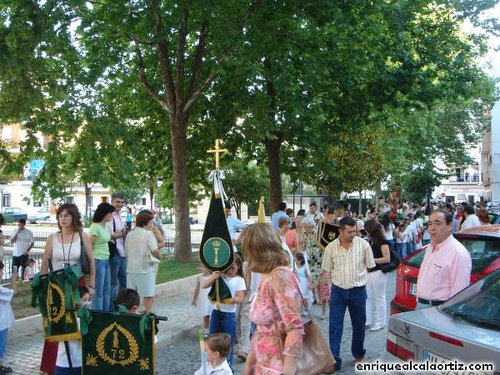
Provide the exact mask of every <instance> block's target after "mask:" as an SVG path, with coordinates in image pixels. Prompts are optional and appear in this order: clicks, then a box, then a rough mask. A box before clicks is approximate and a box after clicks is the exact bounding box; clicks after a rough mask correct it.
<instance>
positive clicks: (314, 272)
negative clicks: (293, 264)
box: [302, 218, 323, 302]
mask: <svg viewBox="0 0 500 375" xmlns="http://www.w3.org/2000/svg"><path fill="white" fill-rule="evenodd" d="M302 225H303V227H304V237H303V247H302V248H303V253H304V256H305V258H306V262H307V264H308V266H309V273H310V275H311V284H312V290H313V301H317V302H319V279H320V274H321V261H322V260H323V252H322V251H321V249H320V247H319V244H318V241H317V239H316V234H315V233H314V230H315V228H316V223H315V222H314V220H313V219H310V218H306V219H304V220H302Z"/></svg>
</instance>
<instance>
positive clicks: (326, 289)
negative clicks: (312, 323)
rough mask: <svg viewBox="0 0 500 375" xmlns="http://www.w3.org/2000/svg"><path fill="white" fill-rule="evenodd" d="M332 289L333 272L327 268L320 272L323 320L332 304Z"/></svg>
mask: <svg viewBox="0 0 500 375" xmlns="http://www.w3.org/2000/svg"><path fill="white" fill-rule="evenodd" d="M331 291H332V274H331V273H330V272H327V271H325V270H321V272H320V273H319V299H320V301H321V317H320V318H321V320H324V319H325V318H326V309H327V308H328V306H330V293H331Z"/></svg>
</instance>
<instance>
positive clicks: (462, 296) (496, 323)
mask: <svg viewBox="0 0 500 375" xmlns="http://www.w3.org/2000/svg"><path fill="white" fill-rule="evenodd" d="M438 310H440V311H441V312H443V313H445V314H447V315H450V316H451V317H454V318H460V319H463V320H465V321H467V322H469V323H471V324H474V325H479V326H486V327H489V328H493V329H495V330H497V331H500V269H498V270H496V271H494V272H492V273H490V274H489V275H486V276H485V277H484V278H482V279H481V280H479V281H477V282H476V283H474V284H473V285H471V286H470V287H468V288H467V289H465V290H463V291H462V292H460V293H459V294H457V295H456V296H455V297H452V298H451V299H450V300H449V301H447V302H446V303H444V304H442V305H441V306H439V307H438Z"/></svg>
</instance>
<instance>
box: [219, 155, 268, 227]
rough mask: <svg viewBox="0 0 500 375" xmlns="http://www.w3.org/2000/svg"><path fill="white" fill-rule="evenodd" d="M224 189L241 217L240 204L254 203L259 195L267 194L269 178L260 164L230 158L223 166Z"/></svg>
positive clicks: (266, 195) (238, 158) (243, 159)
mask: <svg viewBox="0 0 500 375" xmlns="http://www.w3.org/2000/svg"><path fill="white" fill-rule="evenodd" d="M223 184H224V190H225V192H226V194H227V195H228V197H229V199H230V201H231V204H232V205H233V206H234V207H235V209H236V213H237V216H238V218H241V204H242V203H245V204H247V205H255V204H257V203H258V201H259V199H260V197H261V196H264V197H265V198H267V197H268V196H269V178H268V176H267V173H266V171H265V170H264V169H263V168H262V166H258V165H257V164H256V163H255V162H250V163H249V162H248V161H246V158H241V157H236V158H234V157H233V158H231V162H230V163H229V164H228V165H227V166H226V168H225V179H224V181H223Z"/></svg>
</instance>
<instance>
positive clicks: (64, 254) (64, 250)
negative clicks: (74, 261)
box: [61, 231, 75, 267]
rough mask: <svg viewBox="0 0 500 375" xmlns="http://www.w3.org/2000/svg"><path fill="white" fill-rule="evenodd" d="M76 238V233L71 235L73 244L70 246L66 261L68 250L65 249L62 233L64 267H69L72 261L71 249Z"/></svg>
mask: <svg viewBox="0 0 500 375" xmlns="http://www.w3.org/2000/svg"><path fill="white" fill-rule="evenodd" d="M74 238H75V232H73V234H72V235H71V243H70V244H69V249H68V259H67V260H66V249H65V248H64V237H63V232H62V231H61V246H62V251H63V263H64V266H65V267H66V266H69V260H70V255H71V247H72V246H73V239H74Z"/></svg>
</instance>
